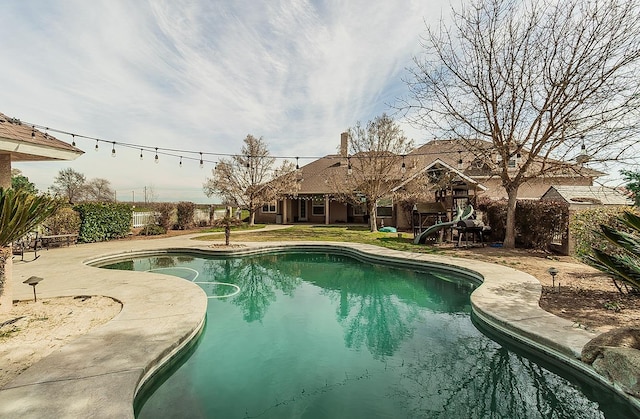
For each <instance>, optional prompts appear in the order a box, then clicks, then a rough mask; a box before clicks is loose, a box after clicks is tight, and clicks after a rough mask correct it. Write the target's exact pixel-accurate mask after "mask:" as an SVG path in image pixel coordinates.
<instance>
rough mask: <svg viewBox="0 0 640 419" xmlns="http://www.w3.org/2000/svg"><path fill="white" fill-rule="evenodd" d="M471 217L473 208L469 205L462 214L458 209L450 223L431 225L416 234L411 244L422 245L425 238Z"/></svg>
mask: <svg viewBox="0 0 640 419" xmlns="http://www.w3.org/2000/svg"><path fill="white" fill-rule="evenodd" d="M471 215H473V207H472V206H471V205H467V206H466V207H465V209H464V211H462V212H460V208H458V213H457V214H456V216H455V217H453V220H452V221H447V222H444V223H436V224H434V225H432V226H431V227H429V228H427V229H426V230H425V231H423V232H422V233H420V234H418V235H417V236H416V237H415V238H414V239H413V244H424V243H425V242H426V241H427V237H429V236H430V235H432V234H435V233H437V232H438V231H440V230H442V229H443V228H447V227H453V226H454V225H456V224H457V223H458V221H460V220H466V219H467V218H469V217H471Z"/></svg>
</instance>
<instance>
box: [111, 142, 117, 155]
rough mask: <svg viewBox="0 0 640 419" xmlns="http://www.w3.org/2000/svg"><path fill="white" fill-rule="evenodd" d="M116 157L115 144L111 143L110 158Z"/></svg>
mask: <svg viewBox="0 0 640 419" xmlns="http://www.w3.org/2000/svg"><path fill="white" fill-rule="evenodd" d="M115 156H116V142H115V141H113V142H112V144H111V157H115Z"/></svg>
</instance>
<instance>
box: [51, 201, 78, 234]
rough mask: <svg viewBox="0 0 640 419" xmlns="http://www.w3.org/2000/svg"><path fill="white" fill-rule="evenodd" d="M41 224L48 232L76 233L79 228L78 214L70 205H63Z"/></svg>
mask: <svg viewBox="0 0 640 419" xmlns="http://www.w3.org/2000/svg"><path fill="white" fill-rule="evenodd" d="M43 224H44V226H45V227H46V229H47V233H48V234H76V233H78V230H79V229H80V216H79V215H78V213H77V212H76V211H75V210H74V209H73V208H71V207H70V206H64V207H62V208H60V209H58V211H56V213H55V214H53V215H52V216H51V217H49V218H47V219H46V220H45V221H44V223H43Z"/></svg>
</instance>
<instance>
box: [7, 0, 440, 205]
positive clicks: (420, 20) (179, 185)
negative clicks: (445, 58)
mask: <svg viewBox="0 0 640 419" xmlns="http://www.w3.org/2000/svg"><path fill="white" fill-rule="evenodd" d="M448 10H449V6H448V2H447V1H444V0H430V1H419V0H362V1H360V0H349V1H338V0H327V1H321V0H319V1H308V0H283V1H278V0H270V1H264V2H260V1H255V0H233V1H232V0H227V1H211V0H192V1H181V0H164V1H162V0H148V1H142V0H139V1H127V0H123V1H118V0H103V1H99V0H92V1H90V2H88V1H86V0H75V1H74V0H29V1H24V0H5V1H3V3H2V13H1V14H0V39H2V40H3V46H2V48H0V62H1V63H2V65H1V66H0V77H1V79H2V80H3V88H2V100H1V101H0V104H1V107H0V112H2V113H4V114H6V115H7V116H10V117H15V118H19V119H21V120H22V121H25V122H29V123H34V124H38V125H43V126H48V127H52V128H56V129H60V130H64V131H69V132H73V133H77V134H82V135H86V136H91V137H97V138H100V139H104V140H107V141H116V142H126V143H133V144H140V145H145V146H150V147H161V148H173V149H179V150H192V151H202V152H205V153H207V152H208V153H229V154H233V153H238V152H239V151H240V148H241V146H242V140H243V139H244V138H245V137H246V135H247V134H253V135H255V136H262V137H264V139H265V141H266V142H267V144H268V146H269V149H270V151H271V153H272V154H273V155H276V156H323V155H326V154H331V153H335V152H336V150H337V147H338V145H339V142H340V133H341V132H342V131H344V130H346V129H347V128H348V127H350V126H353V125H354V124H355V123H356V122H357V121H361V122H363V123H364V122H366V121H368V120H370V119H372V118H374V117H375V116H377V115H380V114H381V113H383V112H391V109H390V108H389V104H391V103H393V102H394V100H395V99H396V98H398V97H400V96H402V95H405V94H406V90H405V85H404V84H403V82H402V77H403V76H405V75H406V71H405V68H406V67H407V66H410V65H411V58H412V56H413V55H415V54H416V53H418V52H419V50H420V36H421V35H422V34H424V31H425V24H435V23H437V22H438V20H439V19H440V17H441V16H443V15H446V14H447V13H448ZM403 126H404V127H405V132H406V134H407V136H409V137H410V138H413V139H414V140H415V142H416V143H417V144H421V143H424V142H425V141H426V139H427V137H428V133H426V132H421V131H418V130H415V129H413V128H411V127H409V126H408V125H403ZM54 135H56V136H57V137H58V138H59V139H61V140H63V141H67V142H69V143H70V142H71V138H70V137H69V136H66V135H59V134H55V133H54ZM76 142H77V146H78V147H79V148H81V149H83V150H84V151H85V152H86V153H85V155H83V156H82V157H80V158H78V159H77V160H75V161H73V162H51V163H23V164H14V167H17V168H18V169H20V170H22V172H23V174H24V175H26V176H27V177H29V179H30V180H31V181H33V182H35V183H36V185H37V186H38V188H39V189H41V190H46V188H47V187H49V186H50V185H51V184H52V182H53V178H54V177H55V175H56V174H57V172H58V171H59V170H61V169H63V168H67V167H71V168H73V169H74V170H76V171H79V172H81V173H83V174H84V175H85V176H86V177H87V179H91V178H105V179H108V180H109V181H111V183H112V185H113V187H114V189H115V190H116V192H117V196H118V199H119V200H131V199H132V197H133V196H134V195H135V199H136V200H140V198H141V196H142V191H143V189H144V187H145V186H147V187H151V188H152V189H153V190H154V191H155V193H156V195H157V196H156V199H157V200H160V201H177V200H190V201H194V202H198V203H204V202H214V201H216V199H215V198H211V199H210V198H207V197H206V196H205V195H204V193H203V192H202V183H203V182H204V181H205V179H206V178H207V177H209V176H211V169H212V168H213V164H207V165H205V168H204V169H200V168H199V167H198V166H199V165H198V162H197V161H187V160H185V161H184V162H183V166H182V168H180V166H179V164H178V162H179V159H178V158H177V157H169V156H163V155H160V156H159V157H160V162H159V164H154V163H153V153H144V154H146V155H145V158H144V159H143V160H142V161H140V159H139V154H140V151H139V150H131V149H120V148H118V147H116V148H117V150H116V157H115V158H112V157H111V156H110V155H111V145H110V144H104V143H101V144H99V145H100V147H99V149H98V151H95V150H94V148H95V141H93V142H92V141H89V140H77V141H76ZM185 155H186V154H185ZM208 159H210V160H216V158H215V157H208ZM307 162H308V160H307V161H302V160H301V161H300V163H301V164H303V163H307Z"/></svg>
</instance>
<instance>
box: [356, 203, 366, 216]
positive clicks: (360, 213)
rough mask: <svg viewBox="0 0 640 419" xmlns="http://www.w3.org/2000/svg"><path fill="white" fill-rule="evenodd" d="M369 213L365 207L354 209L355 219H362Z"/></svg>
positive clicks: (357, 206) (360, 206) (359, 206)
mask: <svg viewBox="0 0 640 419" xmlns="http://www.w3.org/2000/svg"><path fill="white" fill-rule="evenodd" d="M366 213H367V211H366V210H365V208H364V205H355V206H354V207H353V215H354V217H361V216H363V215H365V214H366Z"/></svg>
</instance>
